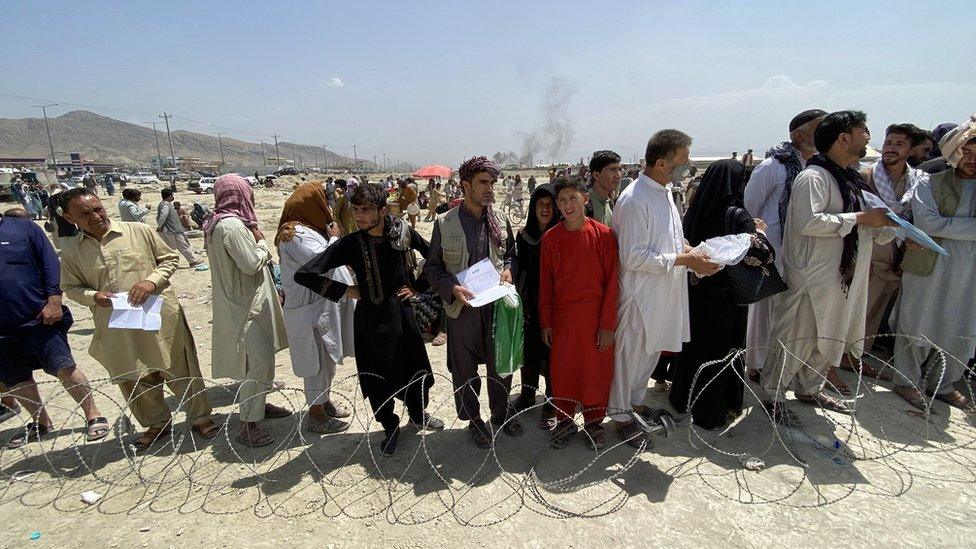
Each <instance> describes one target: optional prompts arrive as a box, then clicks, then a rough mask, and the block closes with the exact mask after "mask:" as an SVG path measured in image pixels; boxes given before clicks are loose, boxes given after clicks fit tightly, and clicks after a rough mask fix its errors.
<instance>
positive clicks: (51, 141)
mask: <svg viewBox="0 0 976 549" xmlns="http://www.w3.org/2000/svg"><path fill="white" fill-rule="evenodd" d="M57 106H58V104H57V103H49V104H47V105H31V107H34V108H35V109H41V110H42V111H44V129H46V130H47V144H48V145H50V146H51V164H54V173H58V159H57V158H55V157H54V141H53V140H52V139H51V126H49V125H48V123H47V109H48V107H57Z"/></svg>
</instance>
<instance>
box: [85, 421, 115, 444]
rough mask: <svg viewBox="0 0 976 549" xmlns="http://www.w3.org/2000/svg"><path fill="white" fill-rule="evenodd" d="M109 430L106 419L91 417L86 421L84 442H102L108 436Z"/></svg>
mask: <svg viewBox="0 0 976 549" xmlns="http://www.w3.org/2000/svg"><path fill="white" fill-rule="evenodd" d="M110 430H111V429H110V428H109V425H108V419H107V418H104V417H101V416H99V417H93V418H91V419H89V420H88V434H87V435H85V440H87V441H88V442H95V441H96V440H102V439H103V438H105V437H107V436H108V432H109V431H110Z"/></svg>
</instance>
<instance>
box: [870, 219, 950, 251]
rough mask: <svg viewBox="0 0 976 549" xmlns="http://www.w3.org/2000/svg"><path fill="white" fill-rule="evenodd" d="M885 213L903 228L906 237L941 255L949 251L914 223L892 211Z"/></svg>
mask: <svg viewBox="0 0 976 549" xmlns="http://www.w3.org/2000/svg"><path fill="white" fill-rule="evenodd" d="M885 215H887V216H888V219H890V220H892V221H894V222H895V223H897V224H898V226H899V227H901V228H902V229H904V231H905V237H906V238H911V239H912V240H914V241H915V242H918V243H919V244H921V245H922V246H925V247H926V248H929V249H930V250H932V251H935V252H938V253H940V254H942V255H949V252H947V251H946V250H945V248H943V247H942V246H939V243H938V242H936V241H934V240H932V238H931V237H929V235H927V234H925V233H924V232H923V231H922V229H919V228H918V227H916V226H915V225H912V224H911V223H909V222H907V221H905V220H904V219H902V218H900V217H898V216H897V215H895V213H894V212H888V213H887V214H885Z"/></svg>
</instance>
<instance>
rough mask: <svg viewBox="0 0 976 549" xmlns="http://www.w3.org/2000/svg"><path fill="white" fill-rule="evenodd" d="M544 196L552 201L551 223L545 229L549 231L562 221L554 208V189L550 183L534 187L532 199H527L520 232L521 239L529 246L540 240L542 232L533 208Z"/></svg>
mask: <svg viewBox="0 0 976 549" xmlns="http://www.w3.org/2000/svg"><path fill="white" fill-rule="evenodd" d="M546 196H548V197H549V198H551V199H552V221H550V222H549V226H548V227H546V228H547V229H551V228H552V227H555V226H556V223H559V220H560V219H562V214H561V213H559V208H557V207H556V191H555V188H554V187H553V186H552V185H551V184H550V183H545V184H543V185H539V186H538V187H536V188H535V191H533V192H532V198H530V199H529V209H528V211H527V212H526V214H525V215H526V220H525V228H524V229H523V230H522V235H523V238H525V240H526V242H529V243H530V244H538V243H539V241H540V240H542V234H543V233H544V231H543V230H542V227H540V226H539V218H538V217H536V215H535V206H536V203H537V202H538V201H539V199H540V198H542V197H546Z"/></svg>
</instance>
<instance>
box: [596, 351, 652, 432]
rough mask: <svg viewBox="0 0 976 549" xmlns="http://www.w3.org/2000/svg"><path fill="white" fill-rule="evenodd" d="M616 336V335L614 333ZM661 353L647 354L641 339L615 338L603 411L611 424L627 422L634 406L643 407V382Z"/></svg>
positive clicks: (645, 387)
mask: <svg viewBox="0 0 976 549" xmlns="http://www.w3.org/2000/svg"><path fill="white" fill-rule="evenodd" d="M618 333H619V332H618ZM660 358H661V352H660V351H657V352H654V353H648V352H647V351H646V350H645V349H644V338H643V337H618V338H617V340H616V341H615V350H614V354H613V382H612V383H611V384H610V403H609V405H608V410H607V412H608V413H609V415H610V418H611V419H613V420H614V421H620V422H626V421H630V414H629V413H627V411H629V410H632V409H633V407H634V406H640V405H642V404H644V399H645V398H646V397H647V382H648V381H650V379H651V374H653V373H654V368H656V367H657V361H658V359H660Z"/></svg>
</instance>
